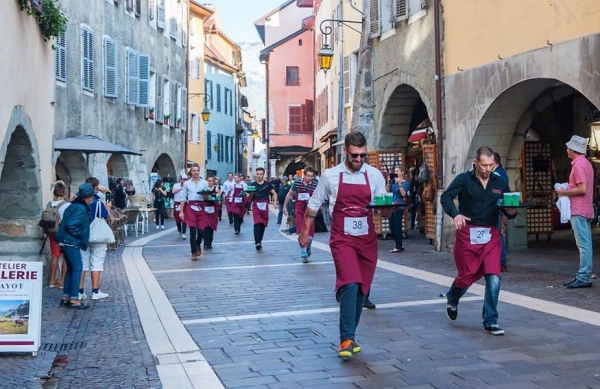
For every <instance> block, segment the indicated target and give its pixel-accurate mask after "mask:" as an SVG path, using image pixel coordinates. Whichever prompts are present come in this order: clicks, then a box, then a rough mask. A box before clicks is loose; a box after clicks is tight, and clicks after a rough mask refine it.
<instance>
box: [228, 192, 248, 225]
mask: <svg viewBox="0 0 600 389" xmlns="http://www.w3.org/2000/svg"><path fill="white" fill-rule="evenodd" d="M243 190H244V187H243V186H242V185H241V184H240V186H239V187H238V184H235V185H234V187H233V195H232V196H231V199H230V200H229V204H227V211H228V212H233V213H235V214H236V215H238V216H239V217H240V218H241V219H244V215H245V214H246V197H245V196H240V193H242V191H243Z"/></svg>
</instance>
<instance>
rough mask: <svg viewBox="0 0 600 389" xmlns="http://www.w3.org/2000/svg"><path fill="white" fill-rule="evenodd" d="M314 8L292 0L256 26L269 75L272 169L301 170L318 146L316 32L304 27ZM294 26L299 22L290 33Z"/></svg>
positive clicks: (268, 127)
mask: <svg viewBox="0 0 600 389" xmlns="http://www.w3.org/2000/svg"><path fill="white" fill-rule="evenodd" d="M311 13H312V10H311V9H310V8H304V7H303V8H299V7H297V6H296V2H295V1H288V2H286V3H284V4H282V5H281V6H280V7H278V8H277V9H276V10H274V11H272V12H270V13H269V14H267V15H265V16H264V17H263V18H261V19H259V20H258V21H257V22H256V23H255V26H256V28H257V30H258V32H259V35H261V39H262V40H263V42H267V43H270V44H269V45H267V47H265V48H264V49H263V50H262V51H261V53H260V60H261V62H263V63H264V64H265V67H266V77H267V95H266V99H267V118H266V126H265V128H264V129H263V131H264V133H263V134H262V136H263V137H264V138H265V139H267V140H268V145H269V154H268V155H269V167H270V169H269V174H270V175H271V176H282V175H284V174H285V175H288V174H295V172H296V171H297V170H299V169H302V168H303V167H304V164H303V163H302V162H296V160H299V157H301V156H303V155H305V154H307V153H309V152H310V151H311V150H312V149H313V143H314V142H313V140H314V101H313V99H314V75H315V71H314V66H315V55H316V54H315V52H314V44H313V42H314V31H313V30H309V29H305V28H303V27H302V26H301V21H302V19H304V18H306V17H310V15H311ZM290 25H293V26H296V29H295V31H293V32H290Z"/></svg>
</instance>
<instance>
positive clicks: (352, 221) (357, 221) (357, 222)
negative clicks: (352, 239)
mask: <svg viewBox="0 0 600 389" xmlns="http://www.w3.org/2000/svg"><path fill="white" fill-rule="evenodd" d="M344 233H346V234H348V235H352V236H362V235H367V234H368V233H369V225H368V224H367V217H366V216H363V217H345V218H344Z"/></svg>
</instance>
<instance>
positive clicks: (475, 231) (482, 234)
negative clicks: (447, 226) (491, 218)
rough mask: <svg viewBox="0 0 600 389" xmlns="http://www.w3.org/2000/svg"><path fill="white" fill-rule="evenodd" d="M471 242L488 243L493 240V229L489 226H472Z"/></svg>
mask: <svg viewBox="0 0 600 389" xmlns="http://www.w3.org/2000/svg"><path fill="white" fill-rule="evenodd" d="M469 231H470V235H471V244H486V243H487V242H489V241H490V240H492V234H491V229H490V228H489V227H471V228H470V229H469Z"/></svg>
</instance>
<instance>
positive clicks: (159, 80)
mask: <svg viewBox="0 0 600 389" xmlns="http://www.w3.org/2000/svg"><path fill="white" fill-rule="evenodd" d="M163 83H164V81H163V77H162V76H161V75H159V74H157V75H156V107H155V109H154V113H155V114H156V115H155V118H154V120H155V121H156V122H157V123H162V122H163V119H164V115H165V111H164V107H163Z"/></svg>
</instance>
